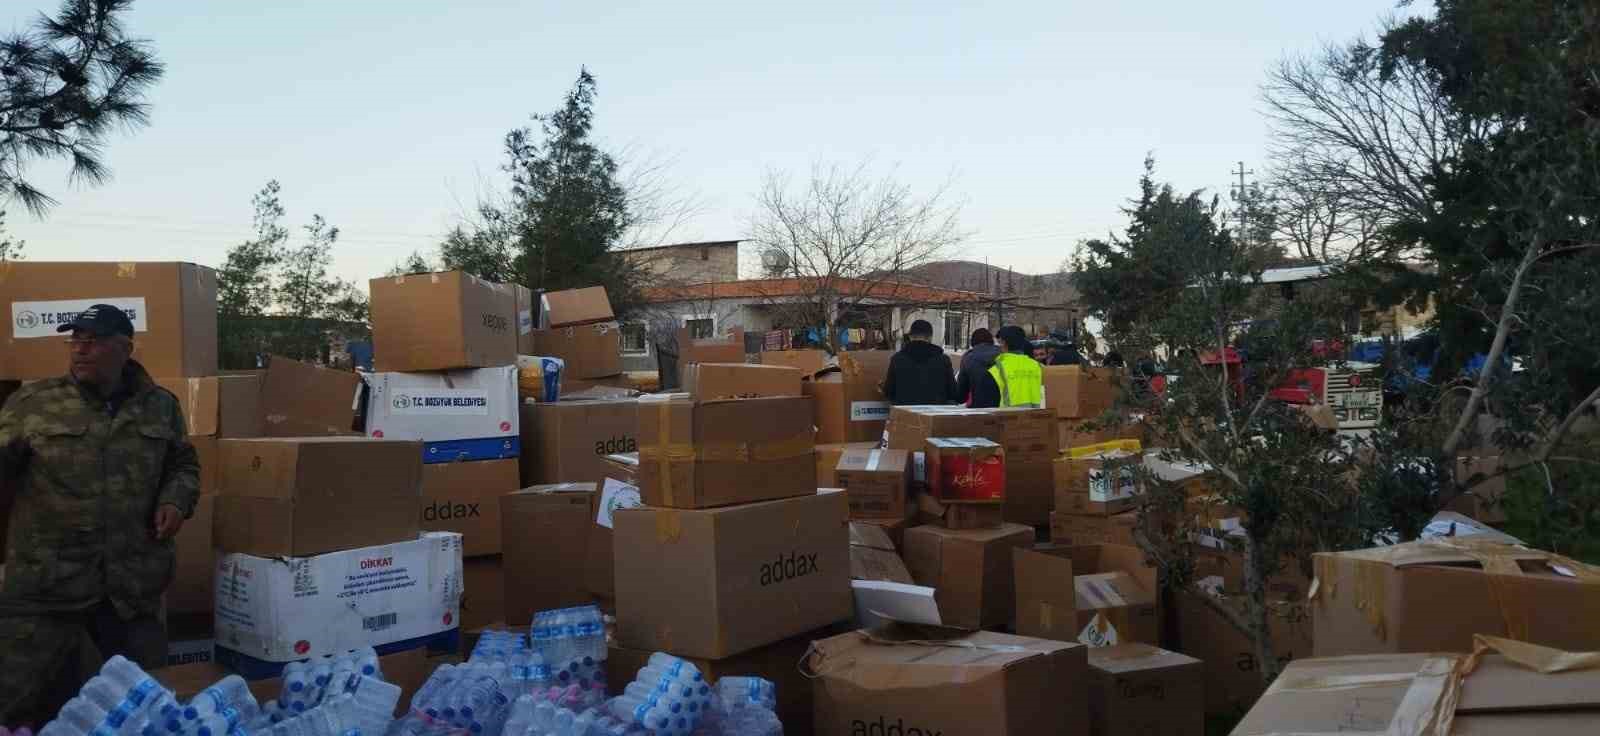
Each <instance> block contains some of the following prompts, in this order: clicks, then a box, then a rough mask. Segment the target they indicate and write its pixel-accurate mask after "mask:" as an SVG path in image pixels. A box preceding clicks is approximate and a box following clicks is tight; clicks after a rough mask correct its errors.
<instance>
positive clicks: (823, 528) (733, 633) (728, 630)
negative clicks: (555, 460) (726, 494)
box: [615, 461, 853, 659]
mask: <svg viewBox="0 0 1600 736" xmlns="http://www.w3.org/2000/svg"><path fill="white" fill-rule="evenodd" d="M808 463H809V461H808ZM848 513H849V508H848V505H847V504H846V502H845V496H844V494H843V493H839V492H837V491H830V492H819V493H813V494H812V495H808V496H801V497H798V498H786V499H782V500H779V501H766V502H762V503H751V504H743V505H739V506H727V507H722V508H715V509H703V510H694V511H687V510H685V511H680V510H674V509H665V508H656V507H650V506H641V507H639V508H633V509H624V510H622V511H618V512H617V514H616V516H615V522H616V529H615V533H616V536H615V539H616V586H617V642H618V643H620V644H622V645H623V646H627V647H631V648H634V649H644V650H650V651H667V652H671V653H673V654H678V655H680V656H694V657H708V658H712V659H720V658H724V657H730V656H733V655H735V654H739V653H741V652H746V651H749V650H752V649H756V648H758V647H762V646H765V645H767V644H771V643H773V642H775V641H780V640H783V639H786V638H788V637H791V636H794V635H796V634H801V633H804V632H807V631H811V630H813V629H816V628H819V627H822V626H827V625H829V624H833V623H835V622H838V621H842V620H844V619H847V618H849V617H850V614H851V611H852V610H853V598H852V594H851V591H850V540H849V533H848V530H847V528H846V517H847V516H848Z"/></svg>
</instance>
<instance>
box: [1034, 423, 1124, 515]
mask: <svg viewBox="0 0 1600 736" xmlns="http://www.w3.org/2000/svg"><path fill="white" fill-rule="evenodd" d="M1143 463H1144V454H1143V452H1142V450H1141V449H1140V447H1139V443H1137V442H1134V441H1131V440H1119V441H1116V442H1107V443H1102V444H1098V445H1090V446H1088V447H1074V448H1072V449H1071V450H1069V451H1067V453H1066V454H1064V455H1062V456H1061V457H1059V458H1057V459H1056V461H1055V490H1056V511H1064V512H1066V513H1070V514H1104V515H1110V514H1119V513H1122V512H1124V511H1127V510H1129V509H1132V508H1133V507H1134V506H1135V505H1136V504H1137V502H1138V495H1139V494H1140V493H1141V492H1143V483H1142V482H1141V480H1140V477H1139V473H1138V468H1139V467H1140V466H1141V465H1143Z"/></svg>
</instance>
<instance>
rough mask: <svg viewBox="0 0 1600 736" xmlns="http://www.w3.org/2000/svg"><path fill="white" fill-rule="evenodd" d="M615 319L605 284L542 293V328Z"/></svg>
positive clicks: (540, 314)
mask: <svg viewBox="0 0 1600 736" xmlns="http://www.w3.org/2000/svg"><path fill="white" fill-rule="evenodd" d="M614 319H616V314H615V313H614V312H612V311H611V299H610V298H609V297H607V296H606V288H605V287H604V286H589V287H585V288H582V289H567V290H564V291H547V292H544V293H542V294H540V295H539V327H540V328H541V329H549V328H552V327H568V326H571V325H587V324H594V323H595V322H610V321H612V320H614Z"/></svg>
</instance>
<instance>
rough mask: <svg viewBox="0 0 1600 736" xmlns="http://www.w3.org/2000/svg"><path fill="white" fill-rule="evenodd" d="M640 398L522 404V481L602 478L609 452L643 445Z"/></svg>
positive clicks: (592, 480) (542, 482) (593, 480)
mask: <svg viewBox="0 0 1600 736" xmlns="http://www.w3.org/2000/svg"><path fill="white" fill-rule="evenodd" d="M638 404H639V402H638V401H637V400H636V399H606V400H598V401H558V402H556V403H554V404H526V403H525V404H523V405H522V407H521V410H520V411H521V432H522V456H521V463H522V484H523V485H525V486H532V485H549V484H552V483H568V482H577V483H598V482H599V481H600V480H601V479H602V478H604V477H605V476H606V472H607V467H606V463H605V457H606V456H607V455H612V454H616V453H623V452H638V451H639V407H638Z"/></svg>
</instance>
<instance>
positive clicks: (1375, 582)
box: [1312, 537, 1600, 657]
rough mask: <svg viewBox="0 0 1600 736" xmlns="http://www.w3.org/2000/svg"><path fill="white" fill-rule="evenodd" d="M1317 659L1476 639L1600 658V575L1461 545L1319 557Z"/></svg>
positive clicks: (1423, 544)
mask: <svg viewBox="0 0 1600 736" xmlns="http://www.w3.org/2000/svg"><path fill="white" fill-rule="evenodd" d="M1315 565H1316V578H1317V579H1316V583H1315V584H1314V586H1313V588H1314V590H1313V592H1312V608H1313V616H1312V618H1313V619H1314V620H1315V622H1316V655H1317V656H1318V657H1322V656H1343V655H1348V654H1374V653H1381V652H1467V651H1471V650H1472V636H1473V635H1474V634H1485V635H1489V636H1502V637H1508V638H1513V639H1518V640H1521V641H1526V642H1530V643H1533V644H1542V645H1544V646H1551V647H1556V648H1558V649H1566V650H1569V651H1579V652H1587V651H1596V650H1600V626H1596V625H1595V621H1596V616H1597V615H1600V574H1596V572H1595V568H1594V567H1592V566H1588V565H1584V564H1582V563H1579V562H1574V561H1572V560H1568V559H1566V558H1563V557H1560V556H1558V555H1554V554H1551V553H1549V552H1542V551H1539V550H1530V549H1522V548H1519V547H1516V546H1512V545H1508V544H1504V543H1500V542H1495V541H1482V540H1478V539H1473V538H1471V537H1466V538H1450V539H1438V540H1425V541H1420V542H1407V543H1405V544H1397V545H1394V546H1391V547H1379V548H1376V549H1366V550H1356V551H1352V552H1337V553H1319V554H1317V555H1316V558H1315Z"/></svg>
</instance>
